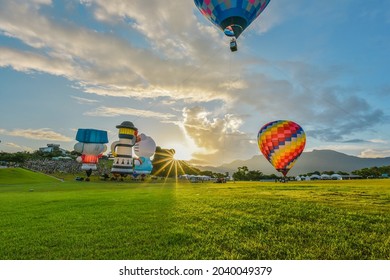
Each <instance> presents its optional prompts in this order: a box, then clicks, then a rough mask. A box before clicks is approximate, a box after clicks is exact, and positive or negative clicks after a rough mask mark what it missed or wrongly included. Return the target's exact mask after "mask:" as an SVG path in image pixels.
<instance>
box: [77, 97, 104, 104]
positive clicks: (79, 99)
mask: <svg viewBox="0 0 390 280" xmlns="http://www.w3.org/2000/svg"><path fill="white" fill-rule="evenodd" d="M71 98H73V99H75V100H76V101H77V103H79V104H95V103H99V102H100V101H99V100H96V99H89V98H83V97H78V96H73V95H72V96H71Z"/></svg>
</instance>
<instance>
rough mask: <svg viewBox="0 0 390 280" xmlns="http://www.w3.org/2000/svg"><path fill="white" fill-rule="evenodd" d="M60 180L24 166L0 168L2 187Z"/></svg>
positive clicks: (0, 184) (0, 185) (0, 183)
mask: <svg viewBox="0 0 390 280" xmlns="http://www.w3.org/2000/svg"><path fill="white" fill-rule="evenodd" d="M51 182H59V181H58V179H56V178H53V177H50V176H47V175H45V174H42V173H38V172H34V171H30V170H26V169H22V168H2V169H0V187H4V186H9V185H29V184H42V183H51Z"/></svg>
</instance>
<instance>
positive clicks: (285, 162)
mask: <svg viewBox="0 0 390 280" xmlns="http://www.w3.org/2000/svg"><path fill="white" fill-rule="evenodd" d="M257 143H258V145H259V149H260V151H261V152H262V154H263V155H264V157H265V158H266V159H267V160H268V161H269V162H270V163H271V164H272V165H273V167H274V168H275V169H276V170H277V171H279V172H281V173H282V174H283V176H284V177H286V175H287V173H288V172H289V170H290V169H291V168H292V167H293V166H294V164H295V162H296V160H297V159H298V157H299V156H300V155H301V153H302V152H303V149H304V148H305V144H306V134H305V132H304V131H303V129H302V127H300V126H299V125H298V124H296V123H295V122H293V121H288V120H278V121H273V122H269V123H267V124H265V125H264V126H263V127H262V128H261V129H260V131H259V133H258V135H257Z"/></svg>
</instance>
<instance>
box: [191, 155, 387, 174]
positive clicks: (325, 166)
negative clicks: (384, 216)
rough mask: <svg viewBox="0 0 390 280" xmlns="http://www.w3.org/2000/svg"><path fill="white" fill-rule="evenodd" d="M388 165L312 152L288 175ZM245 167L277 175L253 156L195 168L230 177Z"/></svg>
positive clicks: (257, 157) (378, 161)
mask: <svg viewBox="0 0 390 280" xmlns="http://www.w3.org/2000/svg"><path fill="white" fill-rule="evenodd" d="M387 165H390V157H385V158H360V157H356V156H351V155H347V154H343V153H340V152H336V151H333V150H313V151H312V152H304V153H302V155H301V156H300V157H299V158H298V160H297V162H296V163H295V165H294V166H293V168H292V169H291V170H290V172H289V173H288V175H290V176H297V175H301V174H307V173H310V172H314V171H319V172H323V171H334V172H338V171H343V172H348V173H350V172H352V171H355V170H359V169H363V168H369V167H374V166H377V167H380V166H387ZM241 166H247V167H248V169H249V170H260V171H261V172H263V174H277V175H280V173H278V172H277V171H276V170H275V169H274V168H273V166H272V165H271V164H270V163H269V162H268V161H267V160H266V159H265V158H264V157H263V156H262V155H255V156H253V157H252V158H250V159H248V160H235V161H233V162H231V163H228V164H223V165H220V166H216V167H215V166H196V167H197V168H199V169H200V170H210V171H212V172H219V173H225V172H229V174H230V175H232V174H233V173H234V172H236V171H237V168H238V167H241Z"/></svg>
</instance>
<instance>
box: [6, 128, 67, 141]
mask: <svg viewBox="0 0 390 280" xmlns="http://www.w3.org/2000/svg"><path fill="white" fill-rule="evenodd" d="M0 134H4V135H8V136H15V137H22V138H28V139H34V140H50V141H61V142H70V141H73V139H72V138H70V137H68V136H65V135H62V134H60V133H58V132H55V131H52V130H50V129H49V128H40V129H14V130H5V129H0Z"/></svg>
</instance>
